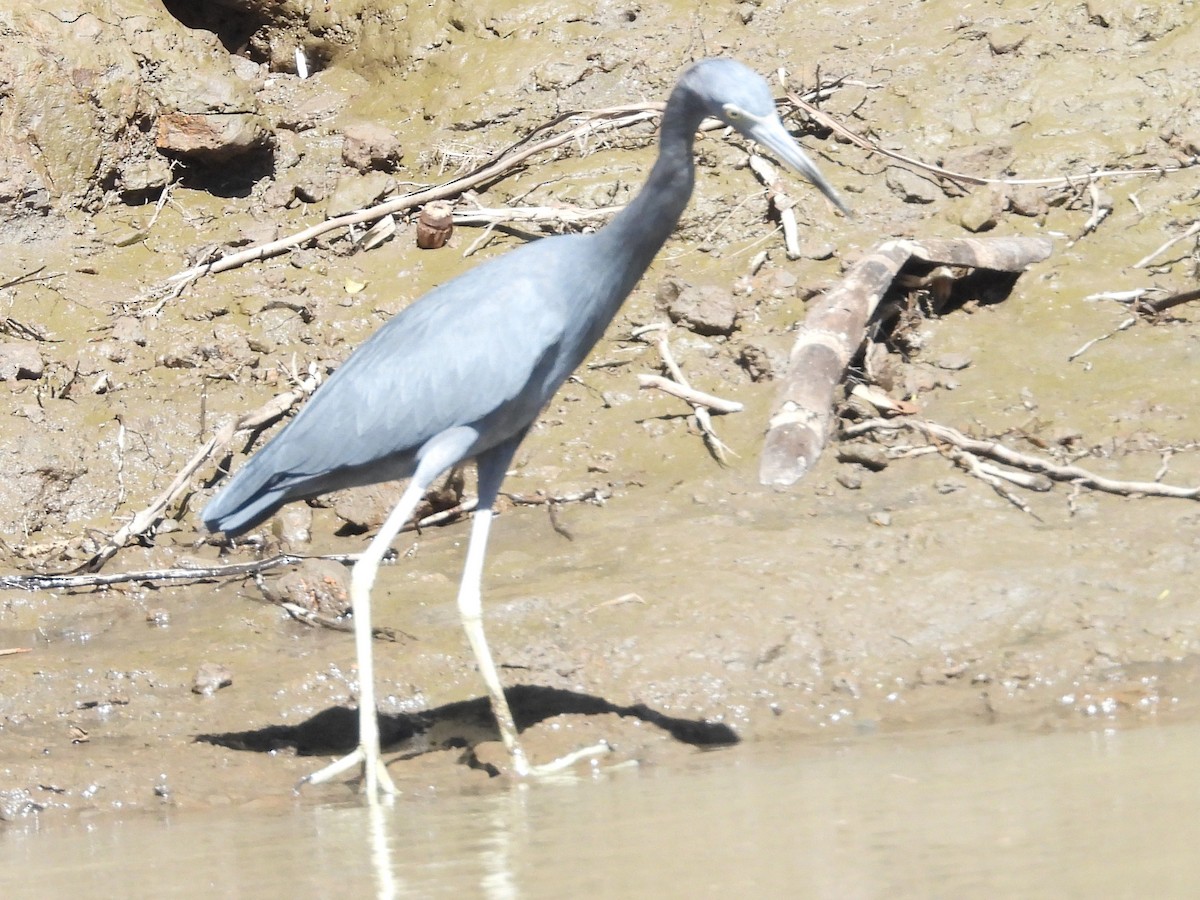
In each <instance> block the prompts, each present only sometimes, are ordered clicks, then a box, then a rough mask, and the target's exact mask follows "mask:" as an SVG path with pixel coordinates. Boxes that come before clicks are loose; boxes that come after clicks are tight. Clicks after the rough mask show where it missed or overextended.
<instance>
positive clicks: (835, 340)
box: [758, 237, 1053, 486]
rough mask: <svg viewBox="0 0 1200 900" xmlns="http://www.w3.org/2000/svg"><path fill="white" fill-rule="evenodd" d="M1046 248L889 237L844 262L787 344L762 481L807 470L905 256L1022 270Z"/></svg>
mask: <svg viewBox="0 0 1200 900" xmlns="http://www.w3.org/2000/svg"><path fill="white" fill-rule="evenodd" d="M1052 250H1053V244H1052V243H1051V242H1050V240H1048V239H1047V238H1021V237H1012V238H963V239H959V240H926V241H903V240H901V241H888V242H886V243H884V244H881V245H880V246H879V247H878V248H876V249H875V250H874V251H873V252H872V253H870V254H868V255H867V256H865V257H863V259H861V260H859V261H858V262H857V263H855V264H854V266H852V267H851V268H850V270H849V271H848V272H847V273H846V277H845V278H844V279H843V280H842V282H841V283H840V284H838V285H836V286H835V287H834V288H832V289H831V290H829V291H828V292H827V293H826V294H825V296H824V297H822V298H821V299H820V300H818V301H816V303H814V304H813V306H812V308H811V309H810V310H809V312H808V315H807V316H806V317H805V320H804V324H803V325H801V326H800V328H799V330H798V332H797V335H796V342H795V344H793V345H792V352H791V357H790V359H789V362H788V369H787V372H786V374H785V375H784V377H783V379H782V382H781V384H780V387H779V392H778V394H777V395H776V398H775V403H774V406H773V407H772V409H771V415H770V418H769V419H768V421H767V433H766V438H765V439H764V442H763V450H762V455H761V457H760V459H759V469H758V477H759V481H760V482H761V483H762V484H766V485H778V486H786V485H789V484H794V483H795V482H797V481H799V480H800V479H801V478H803V477H804V475H805V474H806V473H807V472H808V470H809V469H811V468H812V466H813V464H814V463H815V462H816V461H817V458H818V457H819V456H820V455H821V451H822V450H823V449H824V448H825V444H826V443H827V442H828V439H829V432H830V427H831V425H832V422H833V409H834V391H835V390H836V389H837V386H838V385H839V384H840V383H841V381H842V379H843V378H844V377H845V374H846V368H847V367H848V366H849V365H850V360H851V359H853V358H854V354H855V353H856V352H857V351H858V348H859V346H861V344H862V342H863V340H864V338H865V336H866V328H867V323H868V322H869V321H870V319H871V315H872V314H873V313H874V312H875V309H876V307H877V306H878V305H879V301H880V300H881V299H882V297H883V295H884V294H885V293H886V292H887V289H888V287H889V286H890V285H891V283H892V281H893V279H895V277H896V275H897V274H899V272H900V270H901V269H902V268H903V267H904V265H905V263H907V262H908V261H909V260H910V259H917V260H921V261H923V262H926V263H929V264H931V265H951V266H969V267H972V268H977V269H990V270H992V271H996V272H1021V271H1023V270H1024V269H1026V268H1027V267H1028V266H1030V265H1032V264H1033V263H1036V262H1041V261H1042V260H1044V259H1046V258H1047V257H1048V256H1049V255H1050V253H1051V251H1052Z"/></svg>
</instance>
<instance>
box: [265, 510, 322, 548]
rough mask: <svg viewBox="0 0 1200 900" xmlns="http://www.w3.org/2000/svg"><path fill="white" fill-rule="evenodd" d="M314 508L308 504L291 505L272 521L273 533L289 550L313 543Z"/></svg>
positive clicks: (277, 514)
mask: <svg viewBox="0 0 1200 900" xmlns="http://www.w3.org/2000/svg"><path fill="white" fill-rule="evenodd" d="M312 522H313V512H312V507H311V506H309V505H308V504H306V503H289V504H287V505H286V506H285V507H284V508H283V509H281V510H280V511H279V512H278V513H276V514H275V516H274V518H272V519H271V531H272V532H273V533H274V535H275V536H276V537H277V538H279V541H280V543H281V544H283V545H284V547H285V548H288V549H293V550H294V549H296V548H298V547H302V546H304V545H305V544H308V543H309V542H311V541H312Z"/></svg>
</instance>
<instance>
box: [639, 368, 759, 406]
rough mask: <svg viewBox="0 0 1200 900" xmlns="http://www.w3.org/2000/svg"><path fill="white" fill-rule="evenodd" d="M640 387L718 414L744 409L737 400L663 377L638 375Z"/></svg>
mask: <svg viewBox="0 0 1200 900" xmlns="http://www.w3.org/2000/svg"><path fill="white" fill-rule="evenodd" d="M638 386H639V387H644V388H656V389H657V390H660V391H662V392H663V393H666V394H670V395H671V396H672V397H678V398H679V399H680V400H686V401H687V402H688V403H690V404H692V405H693V406H704V407H707V408H708V409H711V410H712V411H713V412H716V413H735V412H741V411H742V409H743V408H744V407H743V405H742V404H741V403H739V402H738V401H736V400H724V399H722V398H721V397H714V396H713V395H712V394H706V393H704V391H698V390H696V389H695V388H694V387H689V386H688V385H686V384H680V383H679V382H678V381H673V380H672V379H670V378H664V377H663V376H662V375H649V374H644V373H643V374H641V375H638Z"/></svg>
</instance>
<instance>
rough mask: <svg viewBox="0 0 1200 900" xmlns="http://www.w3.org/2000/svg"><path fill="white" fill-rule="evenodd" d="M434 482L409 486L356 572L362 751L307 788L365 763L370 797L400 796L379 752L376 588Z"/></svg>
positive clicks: (314, 777) (311, 779) (317, 775)
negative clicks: (373, 619) (373, 595)
mask: <svg viewBox="0 0 1200 900" xmlns="http://www.w3.org/2000/svg"><path fill="white" fill-rule="evenodd" d="M427 488H428V482H427V481H424V480H422V479H419V478H417V477H415V476H414V477H413V479H412V480H411V481H410V482H409V484H408V487H407V488H405V490H404V493H403V494H402V495H401V497H400V502H399V503H397V504H396V508H395V509H393V510H392V513H391V515H389V516H388V517H387V521H386V522H384V523H383V527H382V528H380V529H379V533H378V534H377V535H375V538H374V539H373V540H372V541H371V543H370V544H369V545H368V546H367V549H366V550H365V551H363V553H362V555H361V556H360V557H359V558H358V561H357V562H355V563H354V567H353V568H352V569H351V570H350V605H351V609H353V610H354V648H355V652H356V655H357V657H358V747H357V748H356V749H355V750H354V752H353V753H351V754H350V755H349V756H344V757H342V758H341V759H339V760H337V761H336V762H333V763H330V764H329V765H328V766H326V767H325V768H323V769H321V770H320V771H318V772H314V773H313V774H311V775H308V776H306V777H305V778H304V779H302V780H301V784H320V783H321V782H324V781H329V780H330V779H332V778H335V777H337V776H338V775H340V774H341V773H342V772H345V771H347V770H349V769H352V768H354V767H355V766H356V765H359V764H361V765H362V767H363V777H364V779H365V782H366V785H365V786H366V791H367V796H368V798H370V799H374V798H375V797H376V795H377V794H378V791H379V789H380V788H382V789H383V791H384V792H385V793H388V794H394V793H396V787H395V785H394V784H392V779H391V777H390V776H389V775H388V773H387V769H386V767H385V766H384V765H383V758H382V754H381V753H380V749H379V719H378V718H377V716H378V713H377V711H376V705H375V655H374V648H373V646H372V630H371V588H372V587H373V586H374V584H375V575H376V573H378V571H379V565H380V563H381V562H383V557H384V555H385V554H386V553H387V551H388V548H389V547H390V546H391V544H392V541H393V540H395V538H396V535H397V534H399V533H400V529H401V528H403V527H404V524H405V523H406V522H407V521H408V520H409V518H411V516H412V514H413V511H414V510H415V509H416V508H417V504H418V503H419V502H420V501H421V498H422V497H423V496H424V495H425V491H426V489H427Z"/></svg>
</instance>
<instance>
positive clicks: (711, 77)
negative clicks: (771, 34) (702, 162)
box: [683, 59, 849, 214]
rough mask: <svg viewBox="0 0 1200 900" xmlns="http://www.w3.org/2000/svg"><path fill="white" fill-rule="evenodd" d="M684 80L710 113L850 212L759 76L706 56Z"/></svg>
mask: <svg viewBox="0 0 1200 900" xmlns="http://www.w3.org/2000/svg"><path fill="white" fill-rule="evenodd" d="M683 81H684V82H685V83H686V84H687V85H688V87H689V88H690V89H691V90H692V91H693V92H694V94H695V96H696V98H697V99H698V100H699V101H700V102H701V103H702V104H703V105H704V107H705V111H706V112H707V113H708V114H709V115H711V116H715V117H716V118H718V119H720V120H721V121H722V122H724V123H725V124H726V125H729V126H731V127H733V128H736V129H737V130H738V131H739V132H741V133H742V134H743V135H745V136H746V137H748V138H749V139H750V140H752V141H754V142H756V143H758V144H761V145H762V146H764V147H766V148H767V149H768V150H769V151H770V152H771V153H772V154H773V155H774V156H775V157H777V158H778V159H779V161H780V162H782V163H784V164H785V165H787V166H789V167H790V168H792V169H795V170H796V171H797V172H799V173H800V174H801V175H803V176H804V177H805V178H807V179H808V180H809V181H811V182H812V183H813V184H814V185H815V186H816V187H817V189H818V190H820V191H821V193H822V194H824V195H825V196H826V197H828V198H829V200H830V201H831V202H832V203H833V205H834V206H836V207H837V208H838V209H840V210H841V211H842V212H844V213H847V214H849V209H848V208H847V207H846V204H845V203H843V202H842V198H841V197H839V196H838V193H837V191H835V190H834V189H833V186H832V185H831V184H830V183H829V182H828V181H826V180H825V177H824V176H823V175H822V174H821V173H820V171H818V169H817V167H816V166H815V165H814V164H813V162H812V160H811V159H809V158H808V154H806V153H805V152H804V151H803V150H802V149H801V148H800V145H799V144H797V143H796V141H795V139H794V138H793V137H792V136H791V135H790V134H788V131H787V129H786V128H785V127H784V126H783V122H781V121H780V119H779V114H778V113H777V112H776V111H775V100H774V98H773V97H772V96H771V89H770V88H769V87H767V83H766V82H765V81H764V80H763V79H762V78H761V77H760V76H759V75H757V74H756V73H755V72H753V71H751V70H750V69H748V68H747V67H746V66H744V65H742V64H741V63H740V62H736V61H735V60H732V59H705V60H701V61H700V62H698V63H696V64H695V65H693V66H692V67H691V68H690V69H688V71H687V72H686V73H685V74H684V76H683Z"/></svg>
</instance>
